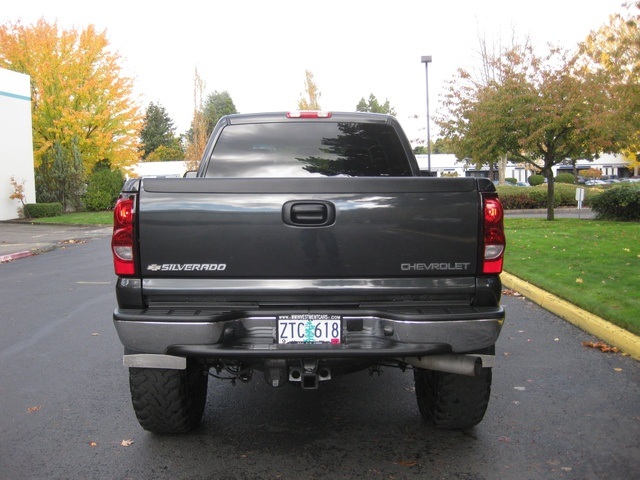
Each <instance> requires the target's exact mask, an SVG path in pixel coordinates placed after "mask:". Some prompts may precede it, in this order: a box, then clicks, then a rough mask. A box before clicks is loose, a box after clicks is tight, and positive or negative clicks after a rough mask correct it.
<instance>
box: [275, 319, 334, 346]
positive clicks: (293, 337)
mask: <svg viewBox="0 0 640 480" xmlns="http://www.w3.org/2000/svg"><path fill="white" fill-rule="evenodd" d="M342 323H343V322H342V316H341V315H332V314H309V313H301V314H291V315H278V317H277V332H278V344H280V345H339V344H340V343H342Z"/></svg>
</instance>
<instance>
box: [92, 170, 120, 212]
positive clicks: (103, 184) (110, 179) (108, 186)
mask: <svg viewBox="0 0 640 480" xmlns="http://www.w3.org/2000/svg"><path fill="white" fill-rule="evenodd" d="M123 183H124V175H122V172H121V171H120V170H111V168H110V167H109V162H107V161H102V162H98V163H97V164H96V166H95V167H94V170H93V172H92V173H91V175H89V177H88V180H87V191H86V192H85V194H84V207H85V208H86V209H87V210H90V211H94V212H99V211H104V210H109V209H111V208H113V207H114V205H115V204H116V200H117V199H118V196H119V195H120V190H122V184H123Z"/></svg>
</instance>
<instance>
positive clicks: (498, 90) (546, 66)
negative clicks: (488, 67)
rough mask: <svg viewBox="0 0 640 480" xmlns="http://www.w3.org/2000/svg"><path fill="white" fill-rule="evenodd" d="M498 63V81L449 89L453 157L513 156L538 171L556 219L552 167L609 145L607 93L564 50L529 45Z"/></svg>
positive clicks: (447, 122)
mask: <svg viewBox="0 0 640 480" xmlns="http://www.w3.org/2000/svg"><path fill="white" fill-rule="evenodd" d="M498 62H499V63H498V64H497V66H496V68H497V71H498V72H499V73H500V75H499V76H498V77H497V80H490V81H489V82H487V83H486V84H472V85H469V84H467V85H465V86H463V87H461V88H460V89H459V91H461V92H462V94H461V95H459V96H458V97H456V96H455V94H454V93H453V92H452V90H451V89H450V94H451V96H450V99H453V101H452V102H451V103H449V104H448V107H449V112H448V114H447V115H445V116H444V117H442V118H441V119H440V121H439V123H440V126H441V128H442V130H443V131H444V134H445V138H446V139H447V140H448V141H450V142H451V145H452V147H453V149H454V151H455V152H456V155H460V154H461V153H462V154H465V155H468V156H470V157H471V158H473V160H474V162H479V161H482V162H483V163H484V162H489V161H492V159H493V160H494V161H495V159H499V158H501V157H502V158H506V157H507V156H508V157H509V158H512V159H516V160H517V161H520V162H524V163H527V164H530V165H532V166H533V167H534V168H535V169H537V170H538V171H540V172H541V174H542V175H544V177H545V178H546V179H547V183H548V197H547V219H548V220H553V219H554V209H553V202H554V176H553V171H552V167H553V166H555V165H557V164H559V163H561V162H563V161H564V160H565V159H567V158H592V157H593V155H594V154H596V153H597V152H599V151H602V150H603V149H604V148H606V147H607V146H609V145H610V142H611V139H610V137H609V135H608V133H609V132H608V130H607V129H603V128H598V123H597V118H598V116H599V115H600V114H602V112H604V111H606V110H607V108H608V106H607V103H606V100H607V98H606V95H602V91H603V89H602V85H601V84H599V83H597V79H596V78H595V77H584V76H580V75H578V74H577V70H576V68H575V57H573V56H570V55H569V54H568V53H567V52H564V51H560V50H557V49H551V50H550V52H549V54H548V55H547V56H545V57H539V56H537V55H536V54H535V53H534V51H533V48H532V47H531V46H530V45H529V44H528V43H525V44H524V45H516V46H514V47H511V48H510V49H508V50H506V51H505V52H504V53H503V54H502V55H501V56H500V57H499V59H498ZM466 78H468V76H467V77H466ZM459 158H460V157H459Z"/></svg>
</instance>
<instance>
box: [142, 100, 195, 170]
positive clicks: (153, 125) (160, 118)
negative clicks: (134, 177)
mask: <svg viewBox="0 0 640 480" xmlns="http://www.w3.org/2000/svg"><path fill="white" fill-rule="evenodd" d="M140 142H141V149H142V159H143V160H147V159H148V157H149V155H151V154H152V152H155V151H156V150H157V149H158V148H159V147H164V148H163V150H165V151H166V150H170V152H171V155H172V156H173V155H175V154H177V156H174V157H173V158H162V159H161V160H178V159H181V158H182V157H183V156H184V153H183V152H182V146H181V145H180V140H179V139H178V138H177V137H176V135H175V127H174V125H173V120H171V117H169V114H168V113H167V111H166V110H165V108H164V107H163V106H162V105H160V104H156V103H154V102H151V103H150V104H149V105H148V106H147V111H146V113H145V117H144V126H143V127H142V130H141V131H140ZM158 156H162V155H160V154H159V153H156V155H155V157H156V158H157V157H158ZM156 161H157V160H156Z"/></svg>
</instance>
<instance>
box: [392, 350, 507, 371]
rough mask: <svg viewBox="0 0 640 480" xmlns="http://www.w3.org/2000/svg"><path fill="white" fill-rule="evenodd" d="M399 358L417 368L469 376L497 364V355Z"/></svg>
mask: <svg viewBox="0 0 640 480" xmlns="http://www.w3.org/2000/svg"><path fill="white" fill-rule="evenodd" d="M399 360H400V361H401V362H404V363H408V364H409V365H411V366H414V367H416V368H423V369H425V370H436V371H438V372H446V373H455V374H458V375H466V376H468V377H475V376H477V375H480V371H481V369H482V368H483V367H485V368H491V367H493V366H494V364H495V357H494V356H493V355H460V354H457V355H456V354H447V355H430V356H425V357H402V358H400V359H399Z"/></svg>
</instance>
